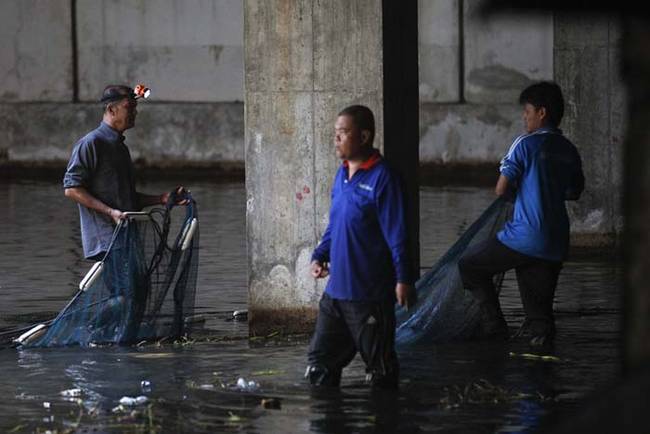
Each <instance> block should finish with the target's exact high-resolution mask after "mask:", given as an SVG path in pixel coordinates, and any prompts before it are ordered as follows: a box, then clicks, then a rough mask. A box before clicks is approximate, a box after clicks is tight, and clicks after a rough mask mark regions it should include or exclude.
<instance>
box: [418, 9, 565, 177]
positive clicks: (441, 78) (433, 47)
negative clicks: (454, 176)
mask: <svg viewBox="0 0 650 434" xmlns="http://www.w3.org/2000/svg"><path fill="white" fill-rule="evenodd" d="M484 3H485V1H484V0H465V1H460V0H419V5H420V8H419V12H420V16H419V21H420V29H419V31H420V103H421V106H420V161H422V163H424V164H434V165H439V164H461V165H485V164H488V165H496V164H497V162H498V161H499V160H500V159H501V158H502V157H503V155H504V154H505V152H506V151H507V150H508V148H509V146H510V143H511V142H512V139H514V138H515V137H516V136H518V135H519V134H521V133H522V132H523V131H522V127H523V124H522V123H521V121H520V119H521V115H520V108H519V105H518V103H517V99H518V97H519V92H521V90H522V89H523V88H524V87H525V86H526V85H528V84H531V83H533V82H534V81H539V80H550V79H553V17H552V15H551V14H549V13H544V14H541V15H526V16H520V15H517V16H514V15H491V16H489V17H487V18H486V17H483V16H480V15H479V13H478V11H479V9H480V7H481V6H482V5H483V4H484ZM461 9H462V10H461ZM459 17H462V21H461V20H460V18H459Z"/></svg>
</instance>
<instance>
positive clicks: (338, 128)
mask: <svg viewBox="0 0 650 434" xmlns="http://www.w3.org/2000/svg"><path fill="white" fill-rule="evenodd" d="M334 147H335V149H336V156H337V157H339V158H340V159H342V160H354V159H356V158H359V157H360V156H361V155H362V149H363V137H362V134H361V130H359V128H358V127H357V126H356V125H355V124H354V121H353V120H352V117H350V116H347V115H343V116H339V117H338V118H336V123H335V124H334Z"/></svg>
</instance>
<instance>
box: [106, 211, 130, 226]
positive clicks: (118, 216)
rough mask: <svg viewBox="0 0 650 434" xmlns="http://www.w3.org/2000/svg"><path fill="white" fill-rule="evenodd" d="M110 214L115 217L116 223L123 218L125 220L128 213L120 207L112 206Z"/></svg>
mask: <svg viewBox="0 0 650 434" xmlns="http://www.w3.org/2000/svg"><path fill="white" fill-rule="evenodd" d="M108 215H109V216H110V217H111V218H112V219H113V222H115V224H118V223H119V222H120V221H121V220H124V219H125V218H126V214H125V213H123V212H122V211H120V210H119V209H113V208H111V210H110V211H109V212H108Z"/></svg>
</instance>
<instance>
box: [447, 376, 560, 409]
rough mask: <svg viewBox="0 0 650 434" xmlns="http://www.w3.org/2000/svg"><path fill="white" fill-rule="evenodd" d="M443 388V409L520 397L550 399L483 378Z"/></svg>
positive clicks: (502, 401) (505, 400)
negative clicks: (497, 384) (510, 388)
mask: <svg viewBox="0 0 650 434" xmlns="http://www.w3.org/2000/svg"><path fill="white" fill-rule="evenodd" d="M443 390H444V396H443V397H442V398H440V401H439V404H440V406H441V407H442V408H443V409H444V410H451V409H455V408H460V407H462V406H465V405H480V404H502V403H508V402H513V401H518V400H521V399H536V400H540V401H548V400H552V398H549V397H545V396H543V395H542V394H541V393H537V394H536V395H533V394H530V393H522V392H518V391H515V390H509V389H506V388H503V387H499V386H496V385H494V384H492V383H490V382H489V381H488V380H485V379H483V378H481V379H480V380H478V381H475V382H472V383H469V384H466V385H465V386H457V385H453V386H449V387H445V388H444V389H443Z"/></svg>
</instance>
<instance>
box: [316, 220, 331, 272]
mask: <svg viewBox="0 0 650 434" xmlns="http://www.w3.org/2000/svg"><path fill="white" fill-rule="evenodd" d="M331 230H332V222H329V224H328V225H327V229H325V233H324V234H323V238H322V239H321V242H320V243H319V244H318V247H316V250H314V253H313V254H312V255H311V275H312V276H313V277H314V278H315V279H320V278H323V277H326V276H327V275H328V274H329V269H328V266H327V263H328V262H329V260H330V246H331V245H332V237H331V234H330V233H331Z"/></svg>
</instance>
